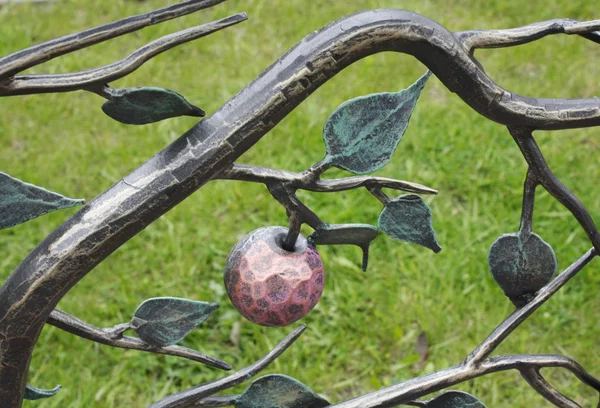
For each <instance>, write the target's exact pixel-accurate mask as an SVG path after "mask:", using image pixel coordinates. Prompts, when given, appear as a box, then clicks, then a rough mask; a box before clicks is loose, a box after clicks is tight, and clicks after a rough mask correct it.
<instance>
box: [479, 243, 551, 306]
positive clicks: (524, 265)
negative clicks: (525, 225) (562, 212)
mask: <svg viewBox="0 0 600 408" xmlns="http://www.w3.org/2000/svg"><path fill="white" fill-rule="evenodd" d="M488 265H489V267H490V271H491V272H492V275H493V276H494V279H495V280H496V282H497V283H498V285H500V287H501V288H502V290H504V293H505V294H506V296H508V297H509V298H510V299H511V300H512V301H513V303H515V305H517V306H522V305H523V304H524V303H527V302H528V301H529V300H530V299H531V298H532V297H533V295H534V294H535V292H537V291H538V290H540V289H541V288H542V287H543V286H544V285H546V284H547V283H548V282H550V281H551V280H552V277H553V276H554V274H555V273H556V270H557V269H558V262H557V261H556V256H555V255H554V250H553V249H552V247H551V246H550V245H548V244H547V243H546V242H545V241H544V240H543V239H542V238H541V237H540V236H539V235H537V234H534V233H522V232H517V233H513V234H504V235H501V236H500V237H499V238H498V239H497V240H496V241H494V243H493V244H492V246H491V248H490V252H489V253H488Z"/></svg>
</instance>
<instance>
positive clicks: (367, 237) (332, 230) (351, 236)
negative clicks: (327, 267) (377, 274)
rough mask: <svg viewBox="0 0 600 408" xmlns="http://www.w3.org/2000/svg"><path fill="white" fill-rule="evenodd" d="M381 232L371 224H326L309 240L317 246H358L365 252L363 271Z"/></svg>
mask: <svg viewBox="0 0 600 408" xmlns="http://www.w3.org/2000/svg"><path fill="white" fill-rule="evenodd" d="M378 233H379V231H378V230H377V227H375V226H373V225H369V224H325V225H323V226H322V227H321V228H319V229H318V230H316V231H315V232H314V233H313V234H312V235H311V236H310V237H308V239H309V240H310V241H311V242H312V243H314V244H316V245H345V244H350V245H356V246H358V247H360V248H361V249H362V251H363V262H362V269H363V271H366V270H367V265H368V263H369V245H370V244H371V241H373V240H374V239H375V238H376V237H377V234H378Z"/></svg>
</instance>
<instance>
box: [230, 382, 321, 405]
mask: <svg viewBox="0 0 600 408" xmlns="http://www.w3.org/2000/svg"><path fill="white" fill-rule="evenodd" d="M329 405H331V404H329V402H327V401H326V400H324V399H323V398H321V397H319V396H318V395H317V394H315V393H314V392H313V390H311V389H310V388H308V387H307V386H306V385H304V384H302V383H301V382H299V381H297V380H295V379H293V378H291V377H288V376H285V375H281V374H272V375H265V376H264V377H261V378H259V379H258V380H256V381H254V382H253V383H252V384H250V386H249V387H248V388H247V389H246V391H244V393H243V394H242V395H240V397H239V398H238V399H237V400H236V401H235V407H236V408H265V407H269V408H323V407H328V406H329Z"/></svg>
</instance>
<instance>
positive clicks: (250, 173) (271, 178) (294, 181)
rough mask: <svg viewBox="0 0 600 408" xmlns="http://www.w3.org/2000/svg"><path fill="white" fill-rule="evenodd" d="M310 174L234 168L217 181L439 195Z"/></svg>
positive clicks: (376, 180) (385, 181) (402, 184)
mask: <svg viewBox="0 0 600 408" xmlns="http://www.w3.org/2000/svg"><path fill="white" fill-rule="evenodd" d="M307 174H310V175H312V172H308V173H294V172H291V171H286V170H278V169H270V168H265V167H257V166H249V165H244V164H234V165H233V166H231V167H230V168H227V169H226V170H223V171H222V172H221V173H220V174H219V175H218V176H217V177H215V179H220V180H224V179H225V180H241V181H250V182H254V183H264V184H270V183H276V182H283V183H285V184H287V185H290V186H292V187H294V188H296V189H299V190H306V191H313V192H316V193H332V192H339V191H345V190H351V189H354V188H361V187H365V188H367V189H369V188H373V187H379V188H391V189H394V190H401V191H408V192H410V193H416V194H437V193H438V192H437V190H434V189H432V188H429V187H426V186H423V185H420V184H417V183H411V182H410V181H402V180H394V179H391V178H387V177H377V176H352V177H345V178H338V179H320V178H319V179H316V180H313V179H312V178H311V177H307Z"/></svg>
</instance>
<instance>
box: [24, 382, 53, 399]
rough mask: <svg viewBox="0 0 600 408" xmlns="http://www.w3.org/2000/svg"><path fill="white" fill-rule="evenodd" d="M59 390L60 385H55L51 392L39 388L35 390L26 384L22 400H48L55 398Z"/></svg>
mask: <svg viewBox="0 0 600 408" xmlns="http://www.w3.org/2000/svg"><path fill="white" fill-rule="evenodd" d="M60 388H61V387H60V385H57V386H56V387H54V388H52V389H51V390H42V389H40V388H35V387H32V386H31V385H29V384H27V387H26V388H25V395H24V396H23V398H25V399H26V400H39V399H43V398H50V397H53V396H55V395H56V393H58V391H59V390H60Z"/></svg>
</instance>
